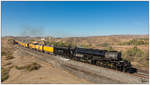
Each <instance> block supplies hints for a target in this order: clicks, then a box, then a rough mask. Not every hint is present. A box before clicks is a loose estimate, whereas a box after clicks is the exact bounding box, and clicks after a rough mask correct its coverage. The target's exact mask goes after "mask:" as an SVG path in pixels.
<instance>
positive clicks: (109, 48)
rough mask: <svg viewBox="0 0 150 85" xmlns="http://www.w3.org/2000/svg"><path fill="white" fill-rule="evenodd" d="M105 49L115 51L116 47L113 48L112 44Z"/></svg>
mask: <svg viewBox="0 0 150 85" xmlns="http://www.w3.org/2000/svg"><path fill="white" fill-rule="evenodd" d="M105 50H108V51H114V49H113V48H112V46H109V47H106V48H105Z"/></svg>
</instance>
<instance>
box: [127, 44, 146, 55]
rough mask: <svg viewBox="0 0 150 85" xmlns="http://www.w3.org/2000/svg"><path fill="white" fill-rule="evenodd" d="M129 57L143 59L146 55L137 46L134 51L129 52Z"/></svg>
mask: <svg viewBox="0 0 150 85" xmlns="http://www.w3.org/2000/svg"><path fill="white" fill-rule="evenodd" d="M127 55H128V56H136V57H142V56H143V55H144V52H143V51H142V50H141V49H139V48H137V47H136V46H135V47H133V48H132V49H129V50H127Z"/></svg>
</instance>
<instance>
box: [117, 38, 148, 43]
mask: <svg viewBox="0 0 150 85" xmlns="http://www.w3.org/2000/svg"><path fill="white" fill-rule="evenodd" d="M148 44H149V41H148V39H147V38H140V39H132V40H130V41H128V42H123V43H120V45H148Z"/></svg>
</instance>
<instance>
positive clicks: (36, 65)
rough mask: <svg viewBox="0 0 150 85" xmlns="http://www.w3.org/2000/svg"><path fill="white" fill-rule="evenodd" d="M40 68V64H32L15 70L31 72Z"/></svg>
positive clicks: (17, 67)
mask: <svg viewBox="0 0 150 85" xmlns="http://www.w3.org/2000/svg"><path fill="white" fill-rule="evenodd" d="M40 67H41V65H40V64H37V63H35V62H33V63H32V64H29V65H26V66H16V69H18V70H23V69H24V70H27V71H32V70H38V69H39V68H40Z"/></svg>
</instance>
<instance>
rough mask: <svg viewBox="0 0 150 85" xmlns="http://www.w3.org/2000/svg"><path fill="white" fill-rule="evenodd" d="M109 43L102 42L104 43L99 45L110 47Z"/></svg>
mask: <svg viewBox="0 0 150 85" xmlns="http://www.w3.org/2000/svg"><path fill="white" fill-rule="evenodd" d="M109 45H110V44H109V43H102V44H98V45H97V46H102V47H108V46H109Z"/></svg>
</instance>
